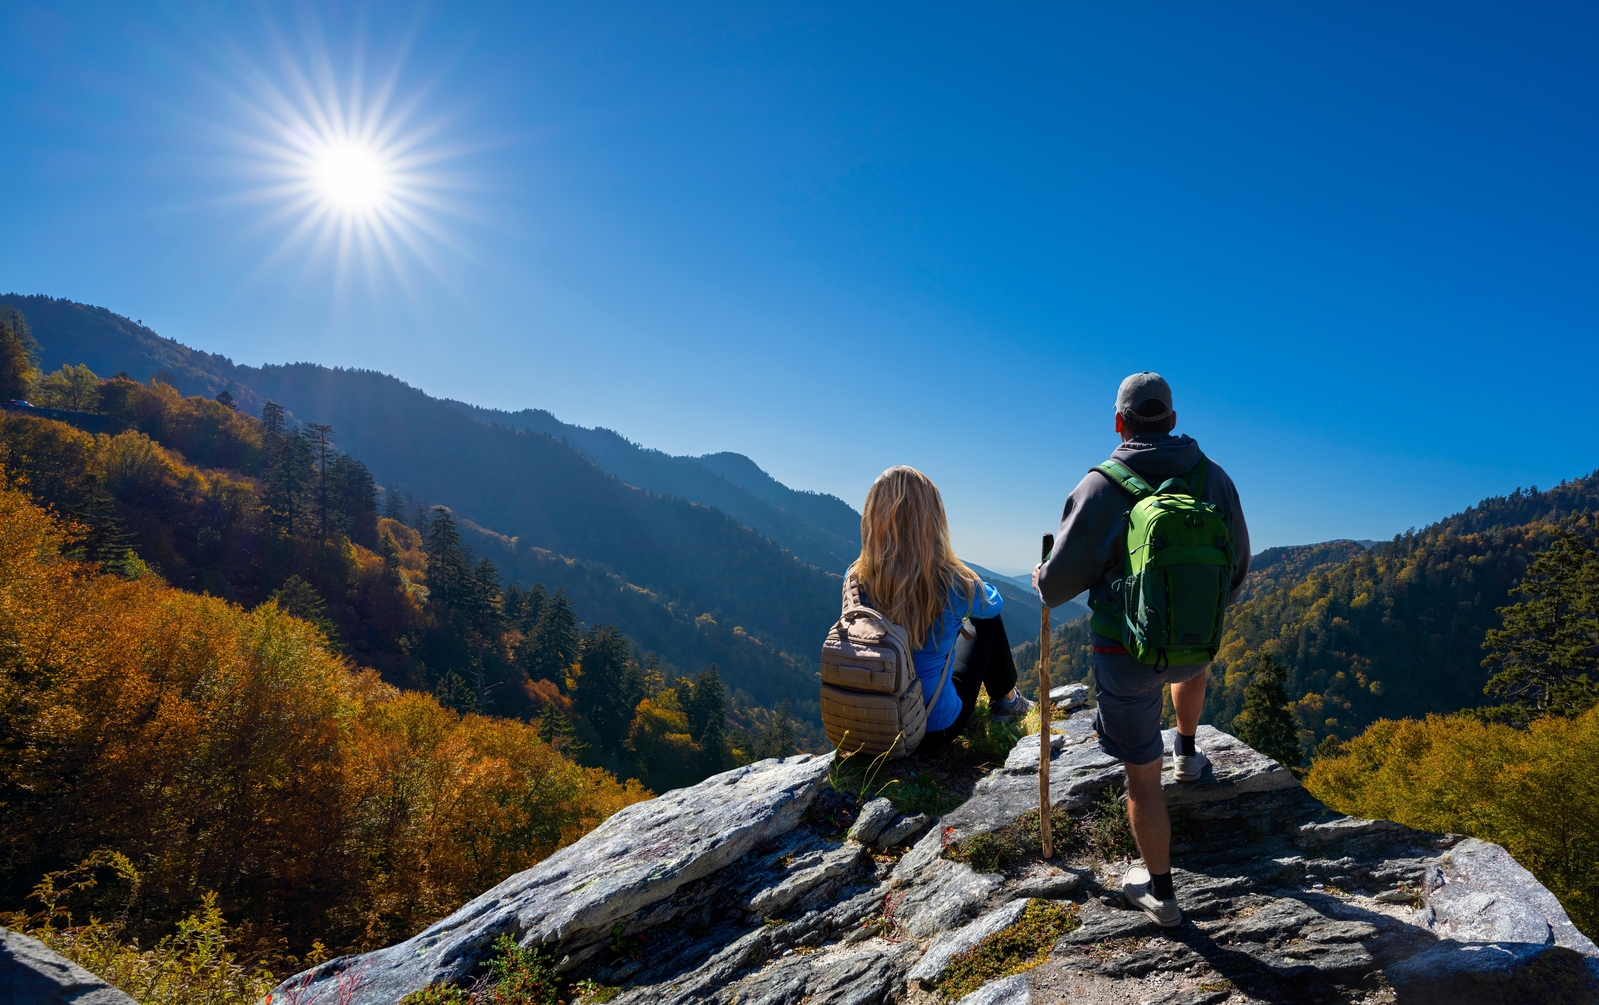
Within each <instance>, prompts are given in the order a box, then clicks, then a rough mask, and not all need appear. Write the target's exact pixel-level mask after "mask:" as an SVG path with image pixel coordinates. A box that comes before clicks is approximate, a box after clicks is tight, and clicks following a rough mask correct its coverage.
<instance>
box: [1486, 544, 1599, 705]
mask: <svg viewBox="0 0 1599 1005" xmlns="http://www.w3.org/2000/svg"><path fill="white" fill-rule="evenodd" d="M1511 594H1512V595H1517V594H1519V595H1521V596H1524V597H1526V598H1527V599H1526V600H1524V601H1522V602H1521V603H1519V604H1512V605H1510V606H1508V607H1501V608H1499V613H1500V614H1503V615H1504V618H1505V620H1504V627H1502V628H1497V629H1494V630H1493V631H1490V632H1488V634H1487V635H1486V637H1484V639H1483V641H1482V647H1483V648H1484V649H1486V650H1488V656H1487V658H1486V659H1484V660H1483V661H1482V664H1483V666H1486V667H1490V668H1497V669H1498V671H1499V672H1498V673H1496V674H1494V676H1493V677H1492V678H1490V679H1489V681H1488V684H1487V686H1486V687H1485V688H1483V692H1484V693H1485V694H1487V695H1489V696H1490V697H1496V698H1499V699H1500V700H1501V701H1502V702H1503V704H1501V705H1498V706H1496V707H1490V708H1486V709H1480V710H1478V713H1477V714H1479V715H1481V716H1483V717H1485V718H1490V719H1500V720H1506V721H1509V722H1512V723H1514V724H1518V725H1521V724H1525V723H1527V722H1529V721H1531V720H1532V719H1536V718H1537V717H1539V716H1541V715H1574V714H1576V713H1578V712H1581V711H1584V710H1585V709H1589V708H1592V707H1593V706H1594V705H1595V704H1599V551H1595V549H1594V543H1593V542H1592V541H1591V540H1589V539H1588V538H1587V537H1584V536H1583V535H1582V534H1579V533H1577V531H1575V530H1573V529H1572V528H1571V527H1570V526H1567V527H1561V528H1559V529H1558V530H1556V532H1555V539H1554V542H1553V543H1551V544H1550V545H1549V547H1548V548H1546V549H1544V550H1543V551H1541V552H1539V553H1538V555H1537V557H1536V558H1534V559H1533V561H1532V564H1531V565H1529V566H1528V567H1527V574H1526V576H1524V577H1523V578H1522V580H1521V583H1520V584H1519V585H1518V586H1516V588H1515V589H1513V590H1512V591H1511Z"/></svg>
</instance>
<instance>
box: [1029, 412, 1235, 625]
mask: <svg viewBox="0 0 1599 1005" xmlns="http://www.w3.org/2000/svg"><path fill="white" fill-rule="evenodd" d="M1110 456H1111V460H1114V461H1119V462H1120V463H1122V464H1125V465H1126V466H1127V467H1129V468H1131V469H1132V470H1133V472H1134V473H1135V474H1137V475H1138V477H1140V478H1142V479H1143V480H1144V481H1146V482H1148V483H1149V484H1151V485H1159V484H1160V483H1161V482H1163V481H1165V480H1166V479H1168V478H1181V477H1183V476H1184V475H1186V474H1188V472H1190V471H1192V470H1194V465H1196V464H1198V463H1199V458H1200V456H1201V454H1200V450H1199V444H1198V443H1197V442H1195V441H1194V439H1193V438H1192V437H1189V436H1173V435H1171V434H1170V433H1144V434H1142V435H1140V436H1137V437H1135V438H1134V439H1131V440H1128V441H1127V442H1126V443H1123V444H1122V445H1121V446H1119V447H1117V448H1116V452H1115V453H1113V454H1111V455H1110ZM1204 496H1205V500H1204V501H1205V502H1208V503H1210V504H1212V505H1214V506H1215V507H1216V508H1217V509H1218V510H1220V511H1221V512H1222V513H1223V514H1225V515H1230V516H1231V517H1232V524H1233V550H1234V551H1235V552H1236V553H1237V555H1238V567H1237V568H1236V569H1234V570H1233V589H1232V593H1231V595H1230V596H1229V597H1228V598H1227V599H1228V602H1229V603H1231V602H1232V601H1234V600H1236V599H1238V592H1239V591H1240V590H1241V589H1243V586H1244V575H1245V574H1246V573H1248V572H1249V527H1248V525H1247V524H1245V523H1244V510H1243V507H1242V506H1240V505H1239V504H1238V490H1237V489H1235V488H1233V480H1232V479H1231V478H1229V477H1227V472H1225V471H1223V470H1222V469H1221V465H1219V464H1217V463H1216V462H1215V460H1214V459H1212V460H1210V462H1209V464H1208V465H1207V466H1206V474H1205V492H1204ZM1132 508H1133V497H1132V494H1131V493H1130V492H1128V491H1127V490H1126V489H1124V488H1122V487H1121V486H1120V485H1117V484H1116V483H1115V482H1113V481H1111V480H1110V479H1109V478H1106V477H1105V476H1104V475H1102V474H1100V473H1099V472H1098V471H1090V472H1089V473H1088V474H1087V475H1085V476H1084V477H1083V480H1082V481H1081V482H1078V483H1077V487H1076V488H1075V489H1073V490H1072V494H1071V495H1069V496H1067V497H1066V509H1065V510H1064V511H1063V512H1062V513H1061V517H1060V530H1058V531H1056V532H1055V550H1054V552H1053V553H1051V554H1050V556H1049V561H1047V562H1045V563H1044V566H1043V568H1041V569H1039V571H1038V592H1039V593H1040V594H1041V595H1042V596H1043V598H1044V602H1045V603H1047V604H1049V606H1051V607H1056V606H1058V605H1060V604H1064V603H1065V602H1066V601H1068V600H1070V599H1072V598H1073V597H1075V596H1077V595H1078V594H1079V593H1082V592H1083V591H1084V590H1087V591H1089V592H1088V599H1089V602H1090V603H1093V604H1101V603H1105V602H1107V601H1109V600H1110V599H1111V593H1110V581H1111V580H1112V579H1115V578H1117V577H1119V576H1121V574H1122V556H1123V553H1124V551H1125V548H1126V545H1125V544H1124V543H1123V540H1122V536H1123V534H1124V533H1125V532H1126V525H1125V524H1124V523H1123V519H1122V518H1123V517H1124V516H1126V514H1127V511H1128V510H1130V509H1132ZM1095 638H1096V639H1103V636H1099V635H1097V634H1096V636H1095ZM1114 641H1115V640H1113V639H1107V640H1105V641H1104V643H1103V644H1111V643H1114Z"/></svg>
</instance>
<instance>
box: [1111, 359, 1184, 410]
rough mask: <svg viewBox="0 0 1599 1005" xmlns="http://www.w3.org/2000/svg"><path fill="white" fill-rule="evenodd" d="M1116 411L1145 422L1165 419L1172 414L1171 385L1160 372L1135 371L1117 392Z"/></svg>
mask: <svg viewBox="0 0 1599 1005" xmlns="http://www.w3.org/2000/svg"><path fill="white" fill-rule="evenodd" d="M1116 412H1117V413H1118V414H1120V415H1124V416H1126V417H1127V418H1129V419H1138V420H1141V421H1143V422H1149V421H1151V420H1154V421H1159V420H1161V419H1164V418H1165V417H1166V416H1168V415H1170V414H1171V385H1170V384H1168V383H1166V378H1165V377H1162V376H1161V375H1160V374H1158V373H1150V372H1149V371H1148V370H1145V371H1144V372H1143V373H1135V374H1133V375H1132V376H1131V377H1128V378H1127V379H1126V380H1124V381H1122V386H1121V388H1120V390H1118V391H1117V392H1116Z"/></svg>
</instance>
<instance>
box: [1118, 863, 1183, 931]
mask: <svg viewBox="0 0 1599 1005" xmlns="http://www.w3.org/2000/svg"><path fill="white" fill-rule="evenodd" d="M1150 885H1151V884H1150V879H1149V870H1148V869H1145V868H1144V867H1143V866H1141V865H1135V866H1133V867H1132V868H1131V869H1128V870H1127V872H1126V873H1124V874H1123V875H1122V896H1123V897H1126V898H1127V904H1128V906H1129V907H1136V908H1138V909H1139V910H1140V911H1143V912H1144V913H1145V914H1147V915H1149V920H1151V921H1153V922H1154V923H1155V924H1157V925H1159V926H1160V927H1162V928H1176V927H1177V926H1178V925H1180V924H1182V923H1183V912H1182V910H1181V909H1180V908H1178V906H1177V898H1176V897H1173V898H1172V899H1171V900H1161V899H1160V898H1158V897H1156V896H1155V893H1154V891H1153V890H1151V889H1150Z"/></svg>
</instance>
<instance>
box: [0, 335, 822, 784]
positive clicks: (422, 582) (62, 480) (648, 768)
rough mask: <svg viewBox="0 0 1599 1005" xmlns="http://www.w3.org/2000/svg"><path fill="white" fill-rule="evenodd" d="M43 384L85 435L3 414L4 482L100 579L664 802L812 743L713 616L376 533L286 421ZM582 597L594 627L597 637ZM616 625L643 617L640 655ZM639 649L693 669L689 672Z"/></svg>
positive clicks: (769, 656)
mask: <svg viewBox="0 0 1599 1005" xmlns="http://www.w3.org/2000/svg"><path fill="white" fill-rule="evenodd" d="M33 381H34V389H35V392H36V393H35V395H34V396H35V397H38V398H39V399H40V400H41V401H45V402H48V403H50V404H62V403H63V402H60V401H56V400H55V398H56V397H59V396H61V395H63V394H69V395H70V396H71V397H72V398H73V400H72V401H71V402H70V404H73V405H76V406H79V410H65V411H50V412H49V413H48V416H59V417H61V419H65V420H68V421H61V420H60V419H58V418H50V417H48V416H43V415H40V414H38V413H37V410H35V409H29V408H25V407H14V408H10V409H8V410H7V411H5V412H0V461H3V462H4V463H5V464H6V465H7V466H8V467H9V468H10V470H12V471H13V472H14V474H15V476H16V477H17V478H19V479H20V480H21V481H22V483H23V484H25V485H26V486H27V487H28V489H29V490H30V491H31V492H32V493H33V494H34V495H35V496H36V498H38V499H39V500H41V501H43V502H45V503H48V504H49V505H51V506H52V507H54V508H55V509H56V510H57V512H59V513H61V514H63V515H64V516H66V517H68V518H70V519H71V520H72V521H73V523H74V526H77V527H79V528H81V536H80V537H79V539H78V540H77V541H76V542H75V543H74V544H73V553H74V554H75V555H77V556H78V557H81V558H83V559H84V560H85V561H88V562H90V563H93V564H95V565H97V566H99V567H101V568H103V569H106V570H108V571H111V572H116V573H119V574H122V575H124V576H126V577H131V578H138V577H141V576H144V575H147V574H149V573H151V572H152V571H153V572H155V573H157V574H159V575H160V576H162V577H164V578H165V579H166V580H167V581H169V582H171V583H172V584H173V585H176V586H179V587H182V588H183V589H185V590H188V591H190V592H196V593H205V594H209V595H213V596H218V597H222V598H224V599H227V600H230V601H233V602H237V603H241V604H243V605H245V606H247V607H256V606H258V605H260V604H261V603H262V602H264V601H267V600H273V601H276V603H277V606H278V607H279V608H280V609H283V610H285V611H288V612H289V613H292V614H294V615H296V616H299V617H301V618H304V619H306V620H308V621H310V622H312V623H314V624H316V625H317V626H318V627H319V628H320V629H321V630H322V632H323V633H324V634H325V636H326V637H327V639H328V641H329V642H330V644H332V645H333V646H334V647H335V648H337V649H340V650H342V651H343V652H344V653H345V654H346V655H347V656H349V657H350V658H351V659H352V660H354V661H355V662H356V663H358V664H360V665H362V666H366V667H371V668H373V669H375V670H378V671H379V672H380V673H381V674H382V676H383V677H384V679H385V680H386V681H388V682H389V683H391V684H394V685H396V686H401V687H406V688H411V689H416V690H421V691H425V692H428V693H431V694H433V695H435V696H436V697H437V698H438V700H439V701H440V702H442V703H443V704H444V705H446V706H448V707H450V708H452V709H455V710H457V711H460V712H468V713H492V714H495V715H500V716H505V717H510V718H518V719H522V720H531V719H533V718H534V717H539V718H540V721H541V730H542V731H543V732H544V733H545V734H546V735H545V738H546V739H547V740H554V739H556V738H557V736H558V735H567V734H574V735H575V737H576V743H575V744H574V745H573V746H572V747H571V752H572V753H573V754H574V755H575V756H580V759H582V760H584V761H586V762H588V763H595V764H603V765H606V766H607V767H609V768H611V769H612V770H613V771H615V772H616V773H618V774H621V775H624V776H630V777H638V778H644V779H647V780H648V781H649V782H650V784H652V785H663V784H664V785H668V786H675V785H681V784H687V783H688V782H691V781H695V780H698V779H699V778H702V777H704V776H705V775H707V774H710V773H713V772H715V771H718V770H721V769H722V768H724V767H728V766H731V765H733V764H736V763H739V762H741V761H742V760H744V759H747V757H748V756H750V755H751V754H752V753H753V752H762V751H764V752H767V753H773V752H775V753H787V752H790V751H791V750H792V749H793V747H794V746H795V744H796V742H798V741H800V740H802V739H803V738H805V737H806V736H809V735H810V730H808V729H807V728H806V727H804V726H799V725H796V724H794V723H791V722H790V715H791V709H792V708H793V703H792V702H789V703H787V704H784V697H783V696H780V697H778V698H776V699H775V700H768V701H765V702H764V703H763V702H762V700H761V698H757V697H755V694H757V693H758V694H760V695H762V696H763V697H764V696H765V695H766V694H767V692H769V691H770V690H771V688H770V687H762V686H761V685H762V684H769V683H770V681H771V680H772V679H774V678H779V675H780V674H782V673H784V672H787V673H790V674H792V673H794V669H793V666H792V663H791V662H790V661H788V660H787V659H786V658H784V657H783V656H782V655H781V654H780V653H777V652H775V651H773V650H772V649H771V648H770V647H769V646H764V645H763V644H762V643H761V642H759V641H758V640H756V639H753V638H751V637H750V636H749V634H748V633H745V632H743V631H742V630H740V629H739V628H738V627H737V626H733V625H723V624H719V623H718V622H716V621H715V620H714V619H713V618H710V617H709V616H705V615H701V616H700V617H699V618H683V617H678V618H673V617H672V616H670V614H669V613H668V614H666V616H662V612H669V608H668V606H667V605H665V604H663V603H662V602H661V601H660V599H659V598H656V597H653V596H651V595H650V594H649V593H648V591H645V590H642V589H640V588H638V587H636V586H632V585H630V584H628V583H626V582H625V581H623V580H620V579H618V578H617V577H616V576H614V575H613V574H610V573H608V572H605V571H604V570H599V569H595V568H592V567H588V566H582V565H580V564H578V563H575V562H572V561H569V560H566V559H562V558H560V557H559V556H556V555H553V554H551V553H548V552H536V551H534V550H525V549H518V548H517V547H516V544H515V542H513V541H508V540H506V539H504V538H502V537H500V536H498V535H494V534H490V533H487V532H482V531H481V530H480V529H478V528H475V527H474V526H473V525H471V524H466V525H465V527H466V528H468V530H467V533H468V534H469V536H470V537H475V538H478V539H480V541H481V543H482V544H484V545H487V546H488V550H490V551H492V552H494V553H495V554H496V556H497V557H501V558H507V559H510V560H511V561H512V562H513V563H515V564H516V566H517V568H518V570H519V571H520V572H523V573H525V574H526V575H527V579H526V580H525V582H527V583H529V584H531V585H530V587H529V588H528V589H525V590H524V589H522V588H520V587H519V586H517V585H516V584H515V583H513V584H510V585H506V584H504V583H503V582H502V579H501V572H500V569H499V567H498V566H497V565H496V564H495V563H494V562H493V561H491V560H490V559H489V557H488V556H486V555H485V556H481V557H479V556H477V555H475V554H474V549H473V547H472V544H471V541H470V540H468V541H463V540H462V529H463V528H462V525H461V524H460V523H459V522H458V521H457V520H456V519H455V517H454V515H453V514H452V513H451V512H450V511H449V510H448V509H447V508H444V507H437V506H435V507H425V506H420V505H417V506H412V507H409V508H408V507H407V506H406V505H405V503H404V502H403V501H402V500H401V499H400V498H399V496H398V495H397V494H394V493H387V494H386V496H387V498H386V499H385V500H384V512H383V515H382V516H381V517H380V516H379V514H378V512H377V510H376V500H375V498H374V496H375V490H374V486H373V482H372V478H371V475H370V474H369V473H368V472H367V469H366V466H365V465H364V464H363V463H362V462H360V461H359V460H356V459H355V458H353V457H351V456H349V455H348V454H345V453H342V452H340V451H338V450H336V449H335V448H334V446H333V440H334V436H335V432H336V431H335V430H333V429H332V428H330V427H328V426H323V425H308V426H294V427H291V426H289V425H288V424H287V422H286V419H285V415H284V411H283V409H282V408H281V407H279V406H278V405H277V404H276V403H274V402H271V401H269V402H267V404H266V405H265V406H264V408H263V411H264V413H265V414H266V419H265V420H264V421H262V420H257V419H254V418H252V417H250V416H247V415H244V414H242V413H240V412H238V411H237V410H236V409H235V408H233V407H232V406H231V404H230V403H228V402H227V401H225V400H224V401H212V400H207V399H204V398H199V397H191V398H183V397H181V396H180V395H179V394H178V392H177V391H175V390H174V389H172V388H171V387H169V386H167V385H165V384H162V383H160V382H153V383H152V384H150V385H148V386H147V385H143V384H139V383H135V382H133V381H129V380H125V379H121V378H117V379H113V380H108V381H103V382H99V381H95V380H94V375H93V374H92V373H91V372H90V371H88V370H87V368H86V367H82V366H79V367H76V368H70V369H69V368H63V369H62V370H60V371H58V372H57V373H55V374H51V375H42V376H36V377H35V378H33ZM80 385H81V386H80ZM222 397H224V398H226V397H227V396H226V395H225V394H224V395H222ZM72 423H77V424H78V425H84V426H90V427H93V428H95V429H97V430H100V432H99V433H98V435H91V434H89V433H87V432H85V431H83V430H82V429H80V428H76V427H75V426H74V425H73V424H72ZM191 459H199V460H200V461H201V462H202V463H200V464H196V463H193V461H192V460H191ZM722 519H725V518H722ZM744 533H746V534H748V533H749V532H748V531H744ZM541 574H547V576H546V577H545V578H548V579H549V580H551V581H552V582H551V583H550V585H548V586H546V585H545V583H544V581H543V579H541V578H540V577H541ZM567 586H570V587H572V589H573V592H574V595H575V596H576V597H577V598H578V599H579V600H580V601H581V602H584V603H587V604H589V605H591V607H592V609H593V610H594V611H595V612H596V616H595V617H594V619H593V622H592V623H591V624H590V625H589V626H588V627H587V629H586V630H585V629H584V627H583V626H582V625H580V624H579V622H578V620H577V618H576V617H575V616H574V613H573V609H572V605H571V600H570V599H569V598H568V596H567V594H566V592H565V590H564V587H567ZM606 615H631V616H632V617H633V618H634V619H635V620H636V621H637V622H638V623H639V624H640V625H641V626H642V627H643V629H644V636H643V638H642V640H635V639H631V638H629V637H628V636H627V634H626V633H625V632H623V631H622V630H620V629H619V628H618V627H616V625H615V624H614V621H613V623H612V624H610V625H607V624H604V623H603V621H602V618H603V616H606ZM640 641H642V643H643V646H644V647H649V646H652V645H654V644H656V643H664V644H666V645H667V646H671V647H675V649H676V651H678V652H681V653H687V654H689V656H690V657H692V658H693V660H694V662H692V663H687V664H683V665H678V664H674V663H673V662H672V661H671V660H668V659H664V658H662V657H661V656H660V655H658V654H657V653H656V652H655V651H652V650H650V649H647V648H643V647H641V645H640V644H639V643H640ZM729 658H731V665H733V666H734V667H735V668H749V667H753V668H754V671H755V672H753V673H752V672H750V671H749V670H747V669H746V670H745V671H744V673H742V674H735V675H734V676H733V679H732V680H731V681H730V683H732V684H733V692H732V694H731V695H730V694H729V693H728V689H727V686H726V684H724V682H723V678H722V677H721V675H720V674H719V673H718V672H717V666H716V660H717V659H729ZM680 677H692V678H693V681H692V683H685V682H682V681H679V680H678V679H679V678H680ZM779 679H780V678H779ZM674 696H675V697H674ZM673 700H681V701H686V702H688V703H689V705H690V706H691V707H701V709H702V711H701V713H700V714H698V717H697V718H695V717H694V716H690V717H689V719H682V715H683V714H686V713H676V715H677V719H682V721H681V722H678V721H677V719H672V717H671V716H667V719H668V720H670V721H668V722H667V723H666V725H665V726H661V725H660V723H659V721H658V720H660V719H661V716H660V715H659V714H657V713H659V712H660V705H661V703H662V702H666V703H670V702H671V701H673ZM651 703H653V704H651ZM696 703H697V704H696ZM646 705H647V707H646V708H645V711H644V720H645V723H646V724H649V723H655V724H656V726H659V728H666V727H667V726H673V727H674V728H672V729H671V730H670V732H671V733H672V735H674V736H677V735H680V736H681V741H680V742H678V743H677V746H676V748H674V749H672V750H671V751H663V750H662V749H659V745H658V744H655V745H652V744H651V743H650V742H646V741H648V737H647V736H644V737H643V739H640V738H638V737H635V736H634V733H635V730H634V726H635V725H637V724H638V720H639V709H640V707H641V706H646ZM710 706H714V714H712V713H711V712H708V711H704V708H709V707H710ZM779 706H781V707H780V708H779ZM729 715H731V718H729ZM696 722H697V723H698V725H695V723H696ZM677 726H680V727H681V728H676V727H677ZM652 728H654V727H652ZM641 735H642V734H641Z"/></svg>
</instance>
